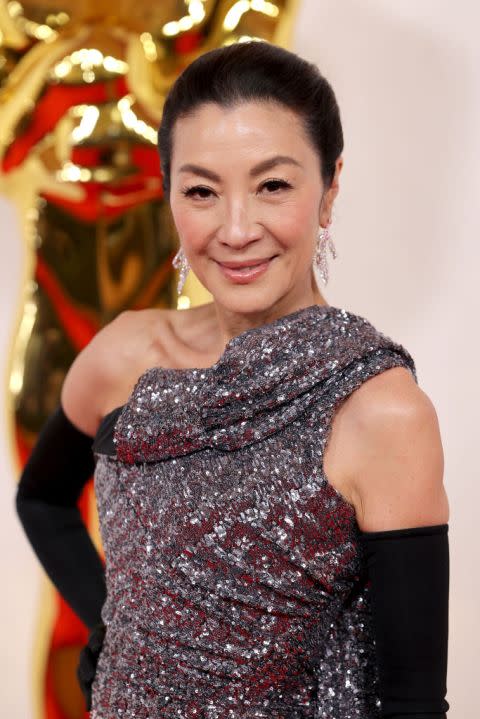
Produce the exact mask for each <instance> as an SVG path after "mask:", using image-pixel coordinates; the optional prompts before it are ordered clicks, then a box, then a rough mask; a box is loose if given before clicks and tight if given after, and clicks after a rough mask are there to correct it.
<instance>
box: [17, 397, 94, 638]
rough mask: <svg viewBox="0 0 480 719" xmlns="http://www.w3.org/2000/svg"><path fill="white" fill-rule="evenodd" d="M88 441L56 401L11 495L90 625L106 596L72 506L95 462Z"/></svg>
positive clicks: (35, 543) (60, 584)
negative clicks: (14, 492) (15, 491)
mask: <svg viewBox="0 0 480 719" xmlns="http://www.w3.org/2000/svg"><path fill="white" fill-rule="evenodd" d="M92 441H93V438H92V437H90V436H89V435H87V434H84V433H83V432H81V431H80V430H79V429H77V428H76V427H75V426H74V425H73V424H72V423H71V422H70V420H69V419H68V417H67V416H66V415H65V413H64V411H63V408H62V405H61V404H60V405H59V406H58V407H57V409H56V410H55V411H54V412H53V413H52V414H51V415H50V416H49V418H48V419H47V421H46V422H45V424H44V426H43V427H42V430H41V431H40V434H39V435H38V438H37V442H36V444H35V446H34V448H33V449H32V452H31V454H30V456H29V458H28V461H27V463H26V465H25V468H24V470H23V473H22V475H21V477H20V481H19V484H18V488H17V493H16V498H15V504H16V510H17V513H18V516H19V517H20V520H21V523H22V525H23V528H24V530H25V533H26V535H27V537H28V539H29V541H30V544H31V545H32V547H33V549H34V551H35V553H36V555H37V557H38V559H39V560H40V563H41V564H42V566H43V568H44V570H45V571H46V573H47V574H48V576H49V577H50V579H51V581H52V582H53V584H54V585H55V586H56V587H57V589H58V591H59V592H60V594H61V595H62V596H63V598H64V599H65V601H66V602H67V603H68V604H69V605H70V606H71V608H72V609H73V611H74V612H75V613H76V614H77V615H78V616H79V617H80V619H81V620H82V621H83V622H84V623H85V624H86V625H87V627H88V628H89V629H92V628H93V627H94V626H95V625H97V624H98V623H99V622H100V621H101V609H102V606H103V604H104V602H105V598H106V586H105V572H104V568H103V563H102V560H101V558H100V556H99V554H98V552H97V550H96V549H95V545H94V544H93V542H92V540H91V538H90V535H89V533H88V530H87V527H86V526H85V524H84V522H83V520H82V517H81V514H80V511H79V509H78V507H77V501H78V498H79V497H80V494H81V492H82V489H83V487H84V485H85V484H86V482H87V481H88V479H89V478H90V477H91V475H92V473H93V470H94V467H95V460H94V456H93V453H92Z"/></svg>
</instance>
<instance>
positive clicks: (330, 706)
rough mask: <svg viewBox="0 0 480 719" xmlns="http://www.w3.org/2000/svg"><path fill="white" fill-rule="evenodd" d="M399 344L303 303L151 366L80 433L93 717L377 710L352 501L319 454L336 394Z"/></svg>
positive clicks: (392, 361) (281, 716) (208, 718)
mask: <svg viewBox="0 0 480 719" xmlns="http://www.w3.org/2000/svg"><path fill="white" fill-rule="evenodd" d="M395 366H400V367H404V368H406V369H408V370H410V371H411V372H412V374H413V377H414V378H415V380H416V374H415V366H414V362H413V359H412V357H411V356H410V354H409V353H408V352H407V350H406V349H405V348H404V347H402V346H401V345H399V344H398V343H396V342H394V341H393V340H392V339H390V338H388V337H386V336H385V335H383V334H382V333H380V332H379V331H377V330H376V329H375V328H374V327H373V326H372V325H371V324H370V323H369V322H368V321H367V320H366V319H364V318H362V317H360V316H358V315H354V314H353V313H350V312H347V311H346V310H344V309H341V308H336V307H332V306H320V305H311V306H309V307H305V308H302V309H300V310H297V311H295V312H292V313H290V314H289V315H285V316H283V317H280V318H279V319H277V320H275V321H273V322H271V323H268V324H266V325H263V326H261V327H258V328H252V329H249V330H246V331H245V332H243V333H241V334H240V335H237V336H236V337H234V338H233V339H232V340H230V341H229V342H228V343H227V345H226V347H225V350H224V352H223V354H222V356H221V357H220V359H219V360H218V361H217V363H216V364H214V365H213V366H212V367H209V368H190V369H163V368H160V367H153V368H150V369H148V370H147V371H146V372H144V373H143V374H142V375H141V377H140V378H139V379H138V381H137V383H136V385H135V387H134V389H133V391H132V394H131V396H130V398H129V399H128V401H127V403H126V404H125V405H124V406H122V407H119V408H116V409H115V410H113V411H112V412H111V413H109V415H107V416H106V417H105V418H104V422H102V425H101V428H99V433H98V435H97V437H96V438H95V444H94V452H95V454H96V460H97V464H96V469H95V493H96V497H97V505H98V512H99V520H100V530H101V535H102V541H103V546H104V549H105V556H106V579H107V587H108V591H107V600H106V602H105V605H104V607H103V610H102V620H103V622H104V624H105V626H106V634H105V643H104V646H103V647H102V651H101V653H100V656H99V659H98V666H97V674H96V677H95V681H94V683H93V685H92V711H91V719H104V718H105V717H107V716H108V717H109V716H120V715H121V716H122V717H123V719H146V718H147V717H153V716H159V715H160V714H159V712H160V713H161V715H162V717H166V718H167V719H193V717H200V716H201V717H205V719H223V718H224V717H232V719H254V717H255V719H285V717H287V716H288V717H289V718H290V719H320V718H321V717H335V719H380V718H381V717H382V714H381V698H380V695H379V684H378V666H377V662H376V655H375V640H374V634H373V627H372V618H371V611H370V608H371V601H370V600H371V593H370V586H369V582H368V577H367V575H366V573H365V565H364V563H363V558H362V551H361V546H360V542H359V527H358V524H357V521H356V513H355V508H354V507H353V506H352V505H351V504H350V503H349V502H348V501H347V500H346V498H345V497H343V496H342V494H341V493H340V492H339V491H337V489H336V488H335V487H334V486H333V485H332V484H331V483H330V482H329V480H328V478H327V477H326V475H325V472H324V469H323V456H324V451H325V448H326V446H327V442H328V438H329V435H330V432H331V427H332V419H333V416H334V414H335V412H336V410H337V408H338V406H339V404H340V403H341V402H342V401H343V399H344V398H346V397H347V396H348V395H349V394H350V393H351V392H353V391H354V390H355V389H356V388H357V387H359V386H360V385H361V384H362V382H365V381H366V380H367V379H368V378H370V377H373V376H374V375H375V374H378V373H380V372H383V371H384V370H386V369H389V368H390V367H395Z"/></svg>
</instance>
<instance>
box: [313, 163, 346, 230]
mask: <svg viewBox="0 0 480 719" xmlns="http://www.w3.org/2000/svg"><path fill="white" fill-rule="evenodd" d="M342 167H343V157H342V156H341V155H340V157H338V158H337V161H336V163H335V174H334V176H333V180H332V184H331V185H330V187H329V188H328V190H327V191H326V193H325V194H324V196H323V200H322V203H321V207H320V215H319V218H318V222H319V224H320V225H321V226H322V227H327V225H329V224H330V222H331V220H332V209H333V203H334V202H335V198H336V196H337V195H338V192H339V190H340V184H339V177H340V173H341V171H342Z"/></svg>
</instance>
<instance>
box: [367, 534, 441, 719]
mask: <svg viewBox="0 0 480 719" xmlns="http://www.w3.org/2000/svg"><path fill="white" fill-rule="evenodd" d="M360 541H361V543H362V546H363V550H364V558H365V563H366V570H367V572H368V576H369V579H370V580H371V581H370V591H371V606H372V622H373V628H374V632H375V644H376V652H377V661H378V668H379V686H380V699H381V702H382V709H381V711H382V714H381V716H382V718H383V717H388V719H446V712H447V711H448V709H449V708H450V705H449V703H448V702H447V701H446V699H445V695H446V692H447V687H446V677H447V655H448V600H449V596H448V595H449V545H448V524H436V525H432V526H424V527H411V528H407V529H394V530H385V531H379V532H362V531H361V532H360Z"/></svg>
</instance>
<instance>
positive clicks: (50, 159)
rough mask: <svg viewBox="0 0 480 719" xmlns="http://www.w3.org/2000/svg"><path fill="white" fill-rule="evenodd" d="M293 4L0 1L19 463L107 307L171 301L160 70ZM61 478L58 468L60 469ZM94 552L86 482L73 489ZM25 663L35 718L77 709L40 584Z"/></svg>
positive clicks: (247, 32)
mask: <svg viewBox="0 0 480 719" xmlns="http://www.w3.org/2000/svg"><path fill="white" fill-rule="evenodd" d="M298 3H299V0H277V1H276V2H273V1H272V2H268V1H267V0H265V1H264V0H238V1H237V0H224V1H221V0H183V1H181V0H157V2H152V1H151V0H148V1H147V0H116V1H114V0H95V1H93V0H75V2H74V1H73V0H48V1H47V0H31V2H18V1H17V0H13V1H7V0H0V44H1V50H0V127H1V133H0V143H1V145H0V152H1V167H0V183H1V184H0V187H1V191H2V193H3V194H4V195H5V196H7V197H8V198H10V199H11V201H12V202H13V205H14V207H15V209H16V213H17V215H16V216H17V218H18V227H19V235H20V237H21V240H22V241H23V243H24V248H25V253H24V256H25V263H24V268H23V277H22V282H21V287H20V296H19V302H18V307H19V310H18V317H17V318H16V327H15V334H14V338H13V339H12V347H11V352H10V357H9V368H8V382H9V385H8V388H7V392H6V396H7V407H6V416H7V417H8V418H9V419H10V420H11V425H10V427H11V432H10V438H11V447H12V453H13V456H14V462H15V463H16V464H17V466H18V470H19V474H20V473H21V469H22V467H23V465H24V463H25V461H26V460H27V458H28V455H29V452H30V450H31V448H32V446H33V445H34V443H35V441H36V438H37V435H38V432H39V431H40V429H41V427H42V425H43V423H44V422H45V420H46V418H47V417H48V416H49V414H50V413H51V412H52V411H53V410H54V409H55V407H56V405H57V403H58V402H59V397H60V389H61V386H62V383H63V379H64V377H65V374H66V372H67V371H68V368H69V366H70V364H71V363H72V361H73V360H74V358H75V356H76V355H77V353H78V352H79V351H80V350H81V349H82V348H83V347H84V346H85V345H86V344H87V343H88V342H89V341H90V339H91V338H92V337H93V335H94V334H95V333H96V332H97V331H98V330H99V329H100V328H101V327H102V326H103V325H104V324H106V323H107V322H109V321H111V320H112V319H113V318H114V317H115V316H116V315H117V314H118V313H119V312H121V311H122V310H125V309H142V308H146V307H173V306H175V307H179V308H183V307H188V306H189V305H193V304H202V303H204V302H208V301H211V296H210V295H209V293H208V292H207V291H206V290H205V288H203V287H202V286H201V285H200V283H199V282H198V280H196V278H195V276H194V275H193V273H190V276H189V278H188V280H187V283H186V285H185V288H184V294H183V295H181V296H180V298H179V299H177V295H176V277H175V270H174V269H173V268H172V259H173V256H174V255H175V252H176V250H177V247H178V238H177V236H176V233H175V228H174V225H173V222H172V218H171V214H170V210H169V206H168V203H167V202H165V201H164V199H163V197H162V187H161V176H160V164H159V157H158V151H157V145H156V141H157V128H158V125H159V123H160V118H161V113H162V106H163V102H164V98H165V95H166V93H167V92H168V90H169V88H170V86H171V84H172V82H173V81H174V80H175V78H176V77H177V76H178V74H179V73H180V72H181V71H182V69H183V68H184V67H186V66H187V65H188V64H189V63H190V62H192V60H194V59H195V58H196V57H198V55H201V54H202V53H204V52H207V51H208V50H211V49H212V48H214V47H219V46H222V45H227V44H230V43H234V42H244V41H246V40H252V39H253V40H255V39H256V40H264V41H268V42H272V43H274V44H277V45H282V46H283V47H287V46H288V45H289V44H290V41H291V32H292V29H293V22H294V18H295V16H296V13H297V10H298ZM65 481H66V482H68V477H65ZM79 508H80V511H81V513H82V518H83V519H84V521H85V524H86V526H87V527H88V529H89V531H90V533H91V536H92V539H93V541H94V542H95V545H96V546H97V548H98V550H99V552H100V554H101V556H102V557H103V551H102V547H101V542H100V537H99V532H98V517H97V514H96V506H95V497H94V493H93V481H92V478H90V480H89V482H88V483H87V485H86V486H85V488H84V491H83V493H82V496H81V497H80V500H79ZM36 632H37V636H36V637H35V639H34V648H33V659H32V692H33V695H34V705H35V707H36V716H37V717H38V718H41V719H45V718H48V719H73V718H74V717H75V718H76V717H83V716H85V713H86V710H85V704H84V700H83V696H82V694H81V692H80V689H79V687H78V683H77V679H76V666H77V662H78V653H79V650H80V649H81V647H82V645H83V644H84V643H85V642H86V640H87V636H88V632H87V628H86V627H85V626H84V625H83V624H82V622H81V621H80V620H79V619H78V617H77V616H76V615H75V614H74V613H73V611H72V610H71V609H70V607H69V606H68V605H67V604H66V603H65V602H64V601H63V599H62V598H61V596H60V595H59V594H58V592H56V590H55V588H54V587H53V585H52V584H51V583H50V582H49V581H48V580H45V584H44V587H43V598H42V600H41V603H40V606H39V612H38V620H37V630H36Z"/></svg>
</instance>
